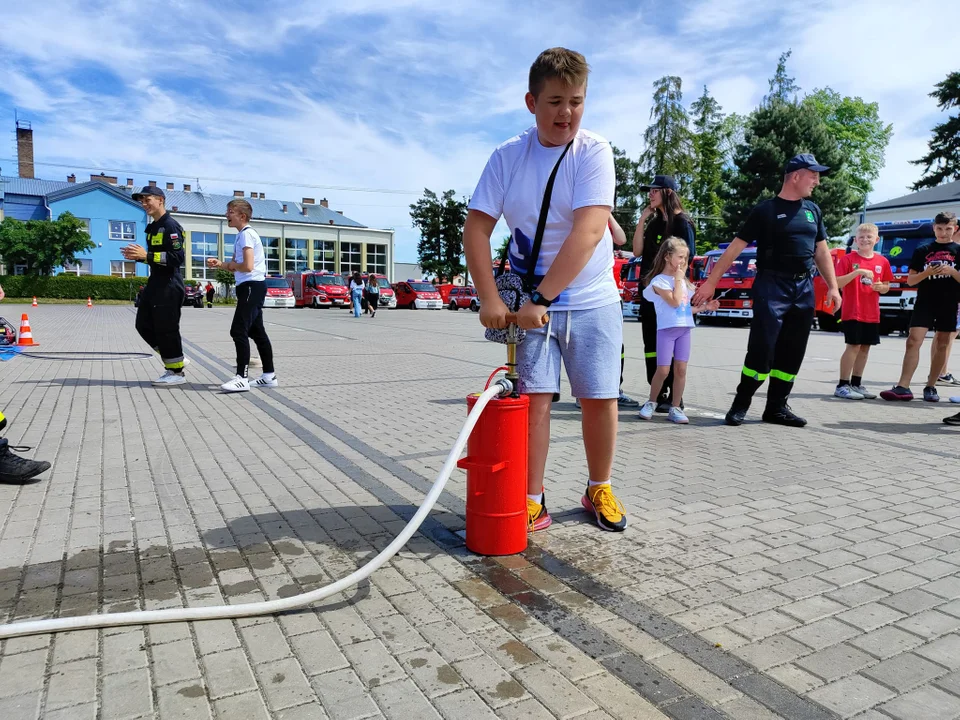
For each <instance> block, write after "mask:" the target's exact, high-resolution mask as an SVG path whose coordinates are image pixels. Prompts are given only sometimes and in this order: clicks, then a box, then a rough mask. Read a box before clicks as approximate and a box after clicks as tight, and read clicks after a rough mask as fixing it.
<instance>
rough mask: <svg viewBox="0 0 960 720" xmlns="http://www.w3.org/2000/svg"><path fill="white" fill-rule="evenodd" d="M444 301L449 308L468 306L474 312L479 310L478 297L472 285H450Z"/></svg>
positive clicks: (455, 308) (456, 308) (457, 308)
mask: <svg viewBox="0 0 960 720" xmlns="http://www.w3.org/2000/svg"><path fill="white" fill-rule="evenodd" d="M444 301H445V302H446V303H447V307H448V308H450V309H451V310H459V309H460V308H470V309H471V310H473V311H474V312H480V298H479V296H478V295H477V289H476V288H474V287H452V288H450V289H449V291H448V292H447V297H446V298H444Z"/></svg>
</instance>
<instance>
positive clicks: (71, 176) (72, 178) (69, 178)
mask: <svg viewBox="0 0 960 720" xmlns="http://www.w3.org/2000/svg"><path fill="white" fill-rule="evenodd" d="M76 181H77V176H76V175H74V174H73V173H70V174H69V175H67V182H68V183H75V182H76Z"/></svg>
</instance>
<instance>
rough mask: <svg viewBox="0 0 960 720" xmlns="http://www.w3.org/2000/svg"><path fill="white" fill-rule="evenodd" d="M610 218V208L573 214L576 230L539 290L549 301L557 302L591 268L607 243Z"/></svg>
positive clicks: (564, 243) (584, 208) (590, 208)
mask: <svg viewBox="0 0 960 720" xmlns="http://www.w3.org/2000/svg"><path fill="white" fill-rule="evenodd" d="M609 217H610V207H609V206H608V205H591V206H589V207H582V208H578V209H576V210H574V211H573V229H572V230H571V231H570V234H569V235H568V236H567V239H566V240H564V241H563V245H562V246H561V247H560V252H558V253H557V257H556V258H554V261H553V263H552V264H551V265H550V269H549V270H548V271H547V274H546V276H544V278H543V281H542V282H541V283H540V284H539V285H538V286H537V290H539V291H540V292H541V294H542V295H543V296H544V297H545V298H548V299H550V300H553V299H554V298H556V297H557V296H558V295H560V293H562V292H563V291H564V290H566V289H567V287H569V285H570V283H572V282H573V280H574V279H575V278H576V277H577V275H579V274H580V271H581V270H583V269H584V268H585V267H586V266H587V263H588V262H590V258H592V257H593V253H594V251H595V250H596V249H597V245H599V244H600V241H601V240H602V239H603V233H604V230H606V229H607V218H609ZM543 309H544V310H546V308H543Z"/></svg>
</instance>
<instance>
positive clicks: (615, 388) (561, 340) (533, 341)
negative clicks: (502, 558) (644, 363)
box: [517, 302, 623, 400]
mask: <svg viewBox="0 0 960 720" xmlns="http://www.w3.org/2000/svg"><path fill="white" fill-rule="evenodd" d="M548 312H549V313H550V322H549V324H548V325H547V326H545V327H542V328H538V329H536V330H527V337H526V338H525V339H524V341H523V342H522V343H521V344H520V345H519V346H518V347H517V366H518V367H517V372H518V373H519V375H520V392H522V393H526V394H534V393H550V394H553V393H557V392H560V360H561V359H562V360H563V366H564V368H566V371H567V379H568V380H569V381H570V391H571V393H572V394H573V397H575V398H581V399H582V398H586V399H588V400H596V399H600V400H602V399H611V398H616V397H618V396H619V395H620V346H621V345H622V344H623V314H622V313H621V311H620V303H619V302H616V303H612V304H610V305H606V306H604V307H601V308H596V309H594V310H549V311H548ZM548 331H549V335H548Z"/></svg>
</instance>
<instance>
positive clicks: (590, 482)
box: [587, 480, 610, 487]
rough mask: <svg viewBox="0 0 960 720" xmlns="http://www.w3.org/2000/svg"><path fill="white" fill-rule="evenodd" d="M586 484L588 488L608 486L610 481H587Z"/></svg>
mask: <svg viewBox="0 0 960 720" xmlns="http://www.w3.org/2000/svg"><path fill="white" fill-rule="evenodd" d="M587 482H588V484H589V485H590V487H596V486H597V485H609V484H610V481H609V480H602V481H600V482H594V481H593V480H588V481H587Z"/></svg>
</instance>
